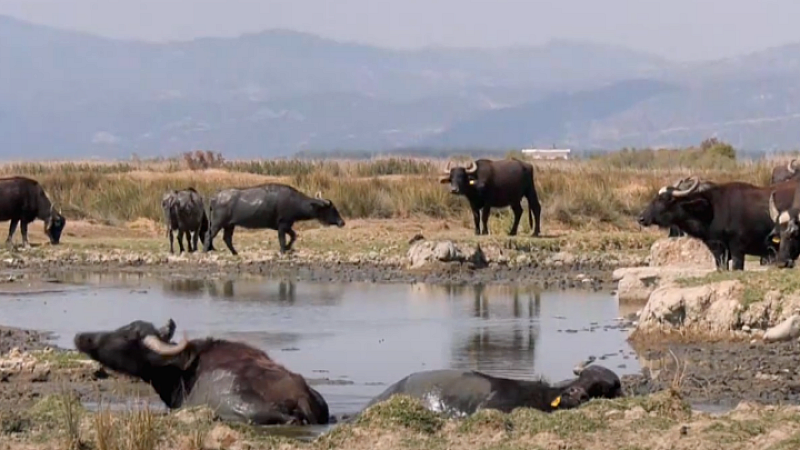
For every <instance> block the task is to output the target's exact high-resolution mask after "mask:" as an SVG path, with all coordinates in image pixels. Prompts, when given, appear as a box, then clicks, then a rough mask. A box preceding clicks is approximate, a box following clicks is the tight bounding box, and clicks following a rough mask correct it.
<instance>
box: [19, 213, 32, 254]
mask: <svg viewBox="0 0 800 450" xmlns="http://www.w3.org/2000/svg"><path fill="white" fill-rule="evenodd" d="M19 231H20V233H21V234H22V246H23V247H25V248H28V247H30V246H31V243H30V242H28V222H26V221H25V220H22V221H20V223H19Z"/></svg>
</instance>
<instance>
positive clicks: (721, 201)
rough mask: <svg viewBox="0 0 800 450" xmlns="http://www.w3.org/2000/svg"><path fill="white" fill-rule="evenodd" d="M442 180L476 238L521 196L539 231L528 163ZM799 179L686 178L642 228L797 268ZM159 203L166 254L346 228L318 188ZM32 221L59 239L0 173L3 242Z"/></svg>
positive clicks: (169, 196)
mask: <svg viewBox="0 0 800 450" xmlns="http://www.w3.org/2000/svg"><path fill="white" fill-rule="evenodd" d="M439 181H440V182H441V183H442V184H448V185H449V187H450V193H452V194H453V195H459V196H463V197H465V198H466V200H467V202H468V203H469V206H470V209H471V211H472V217H473V221H474V226H475V234H476V235H486V234H489V227H488V221H489V215H490V213H491V209H492V208H505V207H509V208H510V209H511V211H512V212H513V214H514V221H513V223H512V225H511V229H510V230H509V231H508V234H509V235H510V236H514V235H516V234H517V231H518V228H519V223H520V220H521V219H522V213H523V208H522V199H523V198H524V199H525V200H526V202H527V204H528V225H529V227H530V228H531V231H532V233H531V234H532V235H533V236H539V235H540V234H541V212H542V207H541V204H540V202H539V195H538V194H537V192H536V186H535V177H534V168H533V165H532V164H530V163H527V162H524V161H520V160H518V159H515V158H508V159H504V160H496V161H492V160H488V159H478V160H475V161H472V162H470V163H469V164H468V165H467V166H466V167H462V166H455V167H451V164H450V163H448V165H447V168H446V169H445V171H444V173H443V176H442V177H441V178H440V179H439ZM799 184H800V170H798V168H797V165H796V160H791V161H790V162H789V163H788V164H786V165H779V166H777V167H775V168H774V169H773V171H772V177H771V179H770V184H769V185H767V186H756V185H753V184H750V183H745V182H741V181H731V182H714V181H710V180H701V179H699V178H697V177H689V178H684V179H681V180H678V181H677V182H676V183H674V184H672V185H668V186H664V187H662V188H661V189H660V190H659V191H658V193H657V194H656V195H655V196H654V197H653V199H652V200H651V201H650V203H649V204H648V205H647V206H646V207H645V209H644V211H642V213H641V215H640V216H639V218H638V222H639V224H640V225H641V226H645V227H647V226H657V227H659V228H663V229H668V230H669V236H670V237H678V236H686V235H688V236H690V237H693V238H696V239H699V240H700V241H702V242H703V243H704V244H705V245H706V246H707V247H708V249H709V250H710V251H711V253H712V254H713V255H714V259H715V261H716V265H717V268H718V269H722V270H727V269H728V268H732V269H733V270H743V269H744V260H745V256H746V255H752V256H758V257H760V260H761V264H772V263H774V264H775V265H776V266H778V267H781V268H787V267H793V266H794V261H795V260H796V259H797V257H798V255H800V195H796V191H797V190H798V185H799ZM161 207H162V209H163V214H164V221H165V223H166V225H167V236H168V238H169V249H170V252H171V253H174V232H175V231H177V238H178V247H179V250H180V252H184V251H185V250H186V249H187V248H186V247H188V251H189V252H194V251H197V250H198V244H199V242H201V241H202V243H203V251H204V252H208V251H211V250H215V249H214V242H213V241H214V237H216V236H217V234H218V233H219V232H220V231H222V240H223V241H224V242H225V245H226V246H227V248H228V250H229V251H230V252H231V253H232V254H233V255H237V254H238V252H237V251H236V249H235V248H234V246H233V232H234V229H235V228H236V227H237V226H239V227H242V228H248V229H271V230H275V231H277V233H278V243H279V247H280V252H281V253H286V252H288V251H290V250H291V249H292V245H293V244H294V242H295V240H296V238H297V233H296V232H295V231H294V230H293V229H292V226H293V225H294V224H295V223H296V222H298V221H306V220H316V221H318V222H319V223H321V224H322V225H323V226H332V225H335V226H337V227H343V226H344V224H345V221H344V219H343V218H342V216H341V215H340V214H339V211H338V209H337V208H336V205H334V204H333V202H332V201H331V200H329V199H326V198H323V197H322V194H321V193H320V192H317V193H316V195H315V196H314V197H311V196H308V195H306V194H304V193H303V192H300V191H299V190H297V189H295V188H294V187H292V186H288V185H286V184H281V183H265V184H261V185H257V186H251V187H242V188H226V189H221V190H219V191H217V192H216V193H214V194H213V195H211V196H210V198H209V199H208V201H207V202H206V201H204V199H203V196H202V195H200V193H198V192H197V191H196V190H195V189H194V188H192V187H187V188H185V189H182V190H170V191H168V192H166V193H165V194H164V195H163V197H162V199H161ZM36 219H40V220H42V221H43V222H44V230H45V233H46V235H47V236H48V238H49V239H50V243H51V244H53V245H56V244H58V243H59V242H60V238H61V233H62V232H63V230H64V226H65V225H66V219H65V218H64V216H63V215H62V214H61V212H60V209H59V208H56V207H55V206H54V205H53V203H52V202H51V200H50V199H49V197H48V195H47V193H46V192H45V190H44V188H43V187H42V186H41V185H40V184H39V183H38V182H37V181H35V180H32V179H30V178H26V177H21V176H14V177H8V178H0V221H6V220H8V221H10V222H11V225H10V227H9V233H8V238H7V239H6V243H7V245H8V244H10V243H11V240H12V238H13V235H14V232H15V231H16V229H17V226H18V225H19V227H20V230H21V233H22V241H23V245H25V246H26V247H27V246H29V245H30V244H29V242H28V225H29V224H30V223H31V222H33V221H34V220H36ZM534 219H535V220H536V223H535V225H534ZM287 235H288V237H289V239H288V242H287V239H286V237H287ZM184 236H185V237H186V247H184V244H183V238H184Z"/></svg>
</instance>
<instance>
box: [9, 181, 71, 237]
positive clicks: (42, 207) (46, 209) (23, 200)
mask: <svg viewBox="0 0 800 450" xmlns="http://www.w3.org/2000/svg"><path fill="white" fill-rule="evenodd" d="M36 219H39V220H41V221H42V222H44V233H45V234H46V235H47V237H48V238H49V239H50V244H52V245H57V244H58V243H59V242H60V241H61V233H62V232H63V231H64V227H65V226H66V224H67V219H65V218H64V216H62V215H61V212H60V211H57V210H56V208H55V206H54V205H53V203H52V202H51V200H50V199H49V198H48V196H47V193H46V192H45V191H44V188H43V187H42V185H40V184H39V182H38V181H36V180H32V179H30V178H26V177H8V178H0V222H5V221H6V220H10V221H11V225H10V226H9V229H8V237H7V238H6V245H10V244H11V242H12V239H13V237H14V232H15V231H17V226H18V225H19V227H20V231H21V233H22V244H23V245H24V246H25V247H29V246H30V242H29V241H28V225H29V224H30V223H31V222H33V221H34V220H36Z"/></svg>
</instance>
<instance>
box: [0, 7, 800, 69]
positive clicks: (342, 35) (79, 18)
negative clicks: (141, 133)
mask: <svg viewBox="0 0 800 450" xmlns="http://www.w3.org/2000/svg"><path fill="white" fill-rule="evenodd" d="M0 14H8V15H11V16H14V17H17V18H20V19H25V20H29V21H32V22H36V23H42V24H48V25H54V26H59V27H66V28H74V29H80V30H84V31H90V32H93V33H97V34H102V35H106V36H114V37H124V38H138V39H146V40H165V39H187V38H192V37H198V36H235V35H237V34H240V33H243V32H254V31H261V30H264V29H268V28H288V29H294V30H298V31H307V32H312V33H316V34H320V35H322V36H325V37H331V38H335V39H340V40H351V41H359V42H365V43H371V44H377V45H380V46H387V47H403V48H408V47H419V46H425V45H446V46H499V45H509V44H541V43H543V42H546V41H547V40H548V39H551V38H576V39H582V40H592V41H599V42H607V43H616V44H622V45H626V46H628V47H631V48H638V49H643V50H648V51H652V52H655V53H658V54H660V55H663V56H667V57H670V58H673V59H705V58H716V57H723V56H733V55H736V54H740V53H743V52H750V51H754V50H759V49H762V48H765V47H769V46H774V45H780V44H785V43H789V42H800V27H799V26H797V18H798V17H800V1H799V0H558V1H556V0H551V1H538V0H527V1H523V0H516V1H515V0H0Z"/></svg>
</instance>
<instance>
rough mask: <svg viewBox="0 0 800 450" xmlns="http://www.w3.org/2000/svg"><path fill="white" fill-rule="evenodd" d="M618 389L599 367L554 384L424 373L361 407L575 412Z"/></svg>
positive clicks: (448, 411) (455, 412) (480, 375)
mask: <svg viewBox="0 0 800 450" xmlns="http://www.w3.org/2000/svg"><path fill="white" fill-rule="evenodd" d="M619 385H620V383H619V377H617V375H616V374H615V373H614V372H612V371H610V370H608V369H606V368H604V367H601V366H595V367H594V368H592V369H591V370H588V368H587V369H586V370H584V371H583V372H582V373H580V375H579V376H578V378H577V379H573V380H568V381H565V382H562V383H558V384H556V385H551V384H549V383H547V382H545V381H543V380H515V379H510V378H500V377H495V376H491V375H487V374H485V373H482V372H477V371H474V370H454V369H444V370H429V371H423V372H415V373H412V374H411V375H408V376H406V377H405V378H403V379H401V380H399V381H397V382H396V383H394V384H392V385H391V386H389V387H388V388H387V389H386V390H385V391H383V392H382V393H381V394H379V395H377V396H376V397H374V398H373V399H372V400H370V402H369V403H368V404H367V406H366V407H365V408H364V409H366V408H369V407H371V406H372V405H375V404H376V403H380V402H382V401H385V400H388V399H389V398H391V397H392V396H393V395H398V394H401V395H407V396H410V397H413V398H417V399H419V400H421V401H422V402H423V404H424V405H425V407H426V408H428V409H430V410H432V411H436V412H442V413H445V414H448V415H451V416H465V415H470V414H473V413H475V412H476V411H478V410H481V409H496V410H499V411H501V412H506V413H508V412H511V411H512V410H513V409H515V408H534V409H538V410H540V411H544V412H552V411H556V410H562V409H572V408H577V407H578V406H580V405H582V404H583V403H586V402H587V401H589V400H591V399H592V398H597V397H608V398H614V397H618V396H621V395H622V392H621V390H620V389H619V388H618V387H619Z"/></svg>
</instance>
